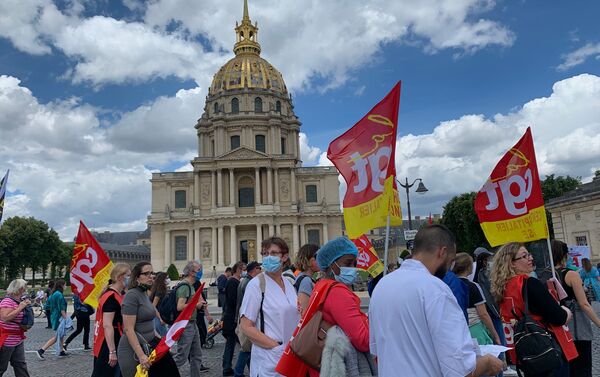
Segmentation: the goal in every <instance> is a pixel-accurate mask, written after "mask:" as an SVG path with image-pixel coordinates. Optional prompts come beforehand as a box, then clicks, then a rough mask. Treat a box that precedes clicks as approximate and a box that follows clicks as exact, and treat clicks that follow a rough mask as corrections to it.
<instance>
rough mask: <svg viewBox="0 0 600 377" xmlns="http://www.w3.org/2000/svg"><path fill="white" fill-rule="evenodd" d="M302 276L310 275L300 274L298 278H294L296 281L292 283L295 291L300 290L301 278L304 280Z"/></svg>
mask: <svg viewBox="0 0 600 377" xmlns="http://www.w3.org/2000/svg"><path fill="white" fill-rule="evenodd" d="M304 278H310V276H308V275H300V276H298V279H296V282H295V283H294V288H295V289H296V293H298V291H299V290H300V284H302V280H304ZM311 280H312V278H311Z"/></svg>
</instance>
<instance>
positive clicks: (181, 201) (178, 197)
mask: <svg viewBox="0 0 600 377" xmlns="http://www.w3.org/2000/svg"><path fill="white" fill-rule="evenodd" d="M185 207H186V203H185V190H177V191H175V208H185Z"/></svg>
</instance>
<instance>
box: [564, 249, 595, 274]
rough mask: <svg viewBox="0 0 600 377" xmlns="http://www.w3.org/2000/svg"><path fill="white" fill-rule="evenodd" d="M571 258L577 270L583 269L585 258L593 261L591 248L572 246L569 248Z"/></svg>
mask: <svg viewBox="0 0 600 377" xmlns="http://www.w3.org/2000/svg"><path fill="white" fill-rule="evenodd" d="M569 256H570V257H571V259H572V260H573V265H574V266H575V267H577V268H581V260H582V259H583V258H587V259H589V260H590V261H591V260H592V258H591V253H590V247H589V246H573V245H570V246H569Z"/></svg>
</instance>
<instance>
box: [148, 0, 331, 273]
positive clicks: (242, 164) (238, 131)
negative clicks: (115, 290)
mask: <svg viewBox="0 0 600 377" xmlns="http://www.w3.org/2000/svg"><path fill="white" fill-rule="evenodd" d="M235 33H236V43H235V45H234V47H233V52H234V54H235V56H234V57H233V58H232V59H231V60H229V61H228V62H227V63H226V64H225V65H223V67H221V69H219V71H218V72H217V73H216V74H215V76H214V78H213V81H212V84H211V86H210V88H209V91H208V96H207V97H206V103H205V106H204V113H203V114H202V117H201V118H200V119H199V120H198V122H197V124H196V125H195V128H196V130H197V135H198V157H196V158H195V159H194V160H193V161H192V166H193V167H194V170H193V172H168V173H166V172H165V173H154V174H153V175H152V180H151V183H152V212H151V214H150V216H149V217H148V225H149V226H150V228H151V231H152V235H151V250H152V264H153V265H154V268H155V269H156V270H157V271H160V270H163V271H164V270H166V268H167V267H168V266H169V265H170V264H171V263H174V264H175V265H176V266H177V267H178V268H179V269H181V267H183V266H184V265H185V263H186V261H188V260H191V259H197V260H200V261H202V262H203V264H204V266H205V268H206V269H207V270H208V266H213V267H215V268H216V269H217V270H219V271H220V270H223V269H224V268H225V266H230V265H232V264H233V263H235V262H236V261H238V260H241V261H244V262H249V261H253V260H259V261H260V260H261V259H262V258H261V256H260V243H261V241H262V240H263V239H265V238H268V237H269V236H271V235H278V236H280V237H282V238H284V239H285V240H286V242H287V243H288V246H289V247H290V253H291V255H292V258H294V256H295V254H296V253H297V251H298V249H299V248H300V246H301V245H303V244H305V243H314V244H317V245H322V244H323V243H325V242H326V241H327V240H329V239H330V238H333V237H336V236H339V235H341V234H342V229H341V224H342V213H341V210H340V200H339V182H338V172H337V170H336V169H335V168H334V167H302V161H301V159H300V143H299V132H300V126H301V123H300V121H299V120H298V117H297V116H296V115H295V114H294V106H293V103H292V97H291V96H290V94H289V93H288V91H287V88H286V85H285V82H284V80H283V76H282V75H281V73H280V72H279V71H278V70H277V69H276V68H275V67H273V66H272V65H271V64H270V63H269V62H268V61H266V60H265V59H263V58H262V57H261V56H260V52H261V48H260V44H259V43H258V26H257V24H252V22H251V21H250V17H249V14H248V3H247V0H245V1H244V15H243V18H242V22H241V23H240V24H237V23H236V27H235Z"/></svg>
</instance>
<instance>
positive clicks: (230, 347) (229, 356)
mask: <svg viewBox="0 0 600 377" xmlns="http://www.w3.org/2000/svg"><path fill="white" fill-rule="evenodd" d="M223 336H224V337H225V339H227V342H226V343H225V350H224V351H223V371H226V370H227V371H228V370H231V364H232V361H233V354H234V353H235V344H236V343H237V342H238V339H237V335H235V334H227V335H223Z"/></svg>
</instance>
